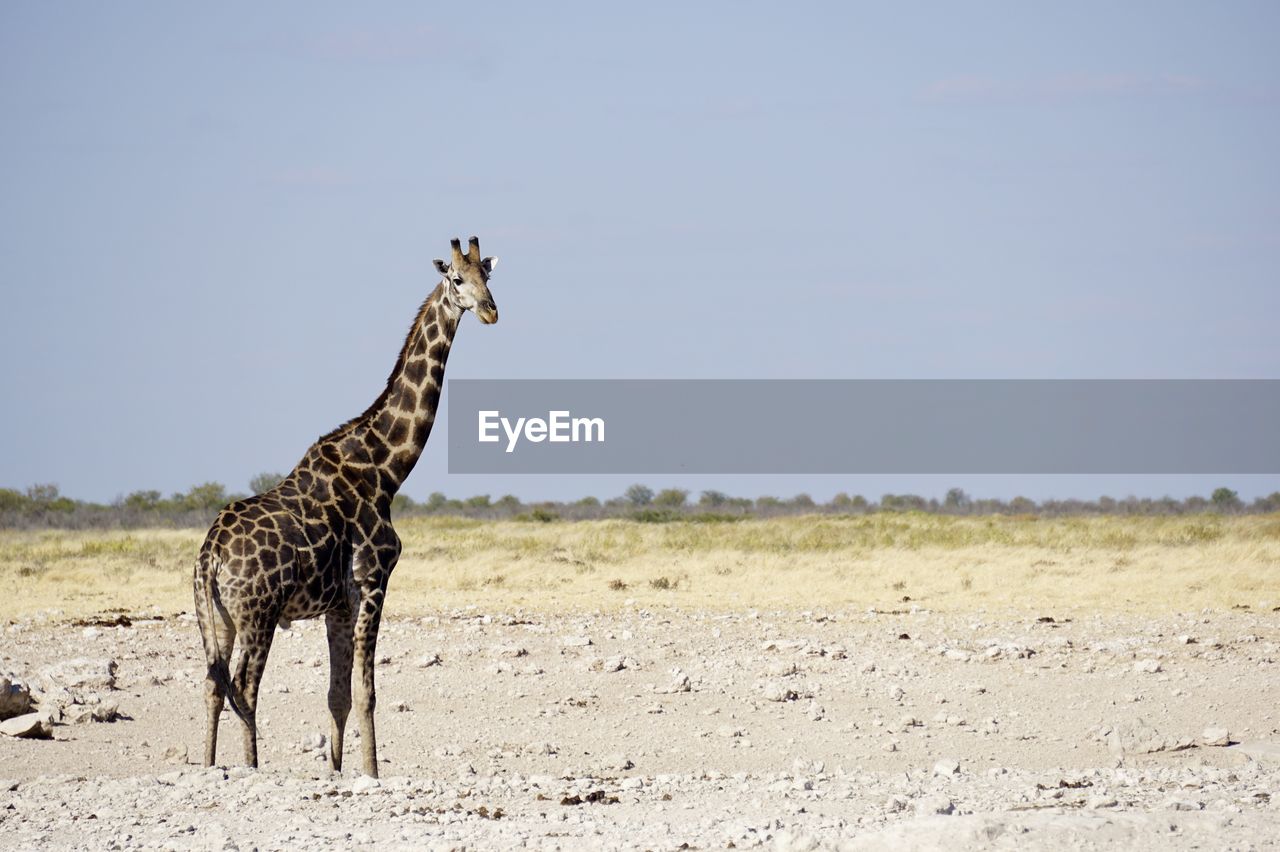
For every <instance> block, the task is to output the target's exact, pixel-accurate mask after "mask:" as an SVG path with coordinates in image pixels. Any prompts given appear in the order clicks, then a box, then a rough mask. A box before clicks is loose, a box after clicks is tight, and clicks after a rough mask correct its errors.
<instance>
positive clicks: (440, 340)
mask: <svg viewBox="0 0 1280 852" xmlns="http://www.w3.org/2000/svg"><path fill="white" fill-rule="evenodd" d="M461 319H462V309H461V308H459V307H458V306H457V305H456V304H455V303H454V302H453V301H452V300H451V299H450V298H449V295H448V292H447V290H446V289H445V287H444V282H441V283H440V284H438V285H437V286H436V288H435V290H433V291H432V292H431V295H430V296H428V297H427V300H426V301H425V302H423V304H422V307H421V309H419V311H418V316H417V318H416V319H415V320H414V322H413V327H412V328H411V329H410V330H409V335H408V336H407V337H406V338H405V341H404V348H403V349H401V351H400V357H399V358H398V359H397V360H396V366H395V369H393V370H392V371H391V375H390V376H389V377H388V378H387V387H386V390H384V391H383V392H382V395H381V396H379V397H378V399H377V400H376V401H374V403H373V405H371V406H369V409H368V410H367V411H366V412H365V413H364V414H363V415H362V416H361V417H359V418H357V422H356V425H357V429H358V430H359V431H361V432H363V438H364V443H365V445H366V446H367V447H369V449H370V452H371V454H372V456H373V461H374V463H375V464H376V465H377V466H378V467H379V469H380V474H381V475H380V476H379V477H378V479H379V491H382V492H384V495H385V496H386V497H387V498H388V499H389V498H390V497H391V496H394V494H395V493H396V492H397V491H398V490H399V489H400V486H401V485H402V484H403V483H404V480H405V478H407V477H408V476H409V473H410V472H411V471H412V470H413V467H414V465H416V464H417V463H418V458H419V456H421V455H422V450H423V448H424V447H426V444H427V438H428V437H430V435H431V427H432V425H433V424H434V423H435V419H436V407H437V405H438V404H439V402H440V393H441V391H442V390H443V389H444V368H445V362H446V361H448V359H449V349H450V348H451V347H452V346H453V336H454V334H456V333H457V331H458V322H459V321H460V320H461Z"/></svg>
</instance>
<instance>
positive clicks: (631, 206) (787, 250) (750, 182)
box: [0, 2, 1280, 500]
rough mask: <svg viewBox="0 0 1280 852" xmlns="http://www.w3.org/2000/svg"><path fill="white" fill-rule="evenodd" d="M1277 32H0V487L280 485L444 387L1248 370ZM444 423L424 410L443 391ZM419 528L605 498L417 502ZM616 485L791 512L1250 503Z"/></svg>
mask: <svg viewBox="0 0 1280 852" xmlns="http://www.w3.org/2000/svg"><path fill="white" fill-rule="evenodd" d="M1277 33H1280V5H1277V4H1275V3H1272V2H1256V3H1248V2H1240V3H1213V4H1210V3H1193V2H1132V3H1123V4H1117V3H1113V2H1075V3H1069V4H1063V3H1054V4H1050V3H1028V2H1007V3H994V2H993V3H978V4H870V3H866V4H863V3H856V4H855V3H829V4H816V3H815V4H792V5H789V6H786V7H782V6H779V5H777V4H757V3H737V2H733V3H729V2H726V3H680V4H669V5H668V4H659V3H645V4H628V5H625V6H623V5H619V4H581V5H570V4H515V3H511V4H505V3H504V4H494V5H490V4H482V3H467V4H458V3H450V4H425V3H412V4H409V3H406V4H377V5H375V6H372V7H370V6H368V5H365V6H362V7H359V8H357V7H354V6H327V7H326V6H322V5H318V4H312V3H292V4H287V3H279V4H276V3H273V4H218V5H216V6H201V5H192V4H162V3H148V4H143V3H121V4H101V3H93V4H90V3H80V4H76V3H67V4H34V3H32V4H17V3H9V4H4V5H3V6H0V122H2V124H0V126H2V128H3V130H2V132H0V186H2V187H3V192H0V286H3V310H0V358H2V359H3V364H4V367H3V371H2V372H0V400H2V403H0V404H2V405H3V408H4V415H3V417H0V485H7V486H10V487H24V486H26V485H27V484H30V483H32V482H55V483H57V484H59V485H60V486H61V487H62V490H63V491H64V493H68V494H71V495H73V496H79V497H85V498H92V499H100V500H108V499H111V498H112V497H114V496H116V495H118V494H122V493H127V492H129V491H132V490H135V489H140V488H158V489H161V490H163V491H166V492H168V491H174V490H183V489H186V488H187V487H188V486H190V485H191V484H193V483H196V482H200V481H204V480H219V481H222V482H225V483H227V484H228V485H230V486H231V487H233V488H237V489H244V488H245V487H246V485H245V483H246V482H247V480H248V478H249V477H250V476H251V475H253V474H254V473H256V472H259V471H263V470H279V471H285V470H288V469H289V468H290V467H291V466H292V465H293V463H294V462H295V461H296V459H297V458H298V457H299V456H300V455H301V453H302V452H303V450H304V449H305V448H306V447H307V445H308V444H309V443H310V442H311V441H312V440H313V439H314V438H315V437H316V436H317V435H319V434H321V433H322V432H325V431H327V430H328V429H330V428H331V427H333V426H334V425H336V424H337V423H339V422H341V421H342V420H344V419H346V418H348V417H350V416H352V415H354V414H357V413H359V412H360V411H361V410H362V409H363V408H364V407H365V406H366V405H367V404H368V402H369V401H370V400H372V399H373V397H374V396H376V395H377V393H378V392H379V390H380V389H381V386H382V383H383V381H384V379H385V377H386V374H387V372H388V371H389V369H390V367H391V365H392V363H393V361H394V359H395V355H396V352H397V350H398V347H399V345H400V342H401V339H402V336H403V334H404V332H405V330H406V329H407V327H408V324H409V322H410V320H411V319H412V315H413V313H414V310H415V308H416V307H417V305H418V303H419V302H420V301H421V299H422V297H423V296H424V294H425V293H426V292H427V291H428V290H429V289H430V288H431V287H432V286H434V284H435V281H436V277H435V275H434V274H433V271H432V268H431V259H432V258H433V257H438V256H441V255H443V254H445V252H446V251H447V247H448V243H447V240H448V239H449V238H450V237H452V236H455V235H457V236H462V237H464V238H465V237H466V236H468V235H470V234H472V233H475V234H479V235H480V237H481V240H482V247H483V248H484V250H485V252H486V253H492V254H497V255H500V256H501V258H502V264H501V266H500V268H499V269H498V272H497V274H496V275H495V277H494V281H493V291H494V295H495V297H496V299H497V302H498V304H499V307H500V309H501V315H502V320H501V322H500V323H499V324H498V325H496V326H493V327H481V326H480V325H479V323H477V322H475V321H474V319H473V318H468V319H467V321H466V322H464V324H463V326H462V328H461V330H460V332H459V337H458V341H457V344H456V346H455V349H454V352H453V355H452V358H451V360H450V363H449V377H451V378H461V377H469V378H477V377H494V378H537V377H554V378H575V377H588V378H601V377H603V378H608V377H635V378H654V377H699V378H700V377H758V378H782V377H790V376H801V377H816V378H827V377H832V378H839V377H849V378H871V377H882V378H894V377H931V378H951V377H973V378H989V377H1018V378H1032V377H1043V378H1067V377H1070V378H1094V377H1097V378H1167V377H1185V378H1205V377H1235V378H1276V377H1280V343H1278V342H1277V333H1276V325H1277V319H1278V318H1280V274H1278V272H1280V263H1278V261H1280V158H1277V156H1276V153H1275V152H1276V151H1280V52H1278V51H1277V50H1276V49H1275V38H1276V35H1277ZM446 402H447V400H446ZM442 431H443V430H437V434H436V435H435V436H434V437H433V439H432V442H431V445H430V446H429V447H428V449H427V453H426V456H425V458H424V461H423V463H422V464H421V465H420V466H419V468H418V470H417V471H416V472H415V473H414V475H413V477H412V478H411V479H410V480H409V482H408V484H407V486H406V489H407V492H408V493H409V494H410V495H411V496H415V497H418V498H421V497H423V496H425V495H426V494H427V493H428V492H430V491H433V490H443V491H445V492H446V493H449V494H451V495H467V494H472V493H482V492H490V493H493V494H494V495H495V496H496V495H498V494H501V493H504V492H508V491H510V492H514V493H516V494H518V495H520V496H521V497H525V498H529V499H535V498H561V497H571V496H574V497H576V496H579V495H582V494H587V493H594V494H597V495H599V496H610V495H613V494H617V493H620V492H621V491H622V489H623V488H624V487H625V486H626V484H627V483H628V482H629V481H630V480H632V479H635V478H636V477H586V478H581V477H579V478H573V477H562V478H538V479H536V480H531V479H527V478H525V479H521V478H516V479H512V480H506V481H504V480H501V479H497V478H491V477H449V476H447V475H446V474H445V473H444V471H445V455H446V454H445V437H446V436H445V435H444V434H442ZM953 479H954V477H952V478H948V480H947V481H942V480H938V479H936V478H930V477H840V478H835V477H817V478H814V477H742V478H733V477H720V478H703V479H699V480H696V481H693V480H690V481H684V482H682V481H681V480H678V479H670V478H668V479H663V478H651V481H650V484H651V485H653V486H655V487H659V486H665V485H671V484H680V485H684V486H685V487H689V488H693V489H698V488H704V487H715V488H720V489H721V490H725V491H729V492H731V493H736V494H745V495H749V496H751V495H757V494H761V493H776V494H782V495H789V494H794V493H796V492H798V491H808V492H810V493H812V494H813V495H814V496H815V497H827V496H830V494H832V493H833V492H835V491H838V490H844V491H850V492H861V493H865V494H868V495H869V496H878V495H879V494H880V493H882V492H884V491H895V492H896V491H912V490H914V491H920V492H923V493H926V494H941V493H942V491H943V490H945V488H946V487H948V486H949V485H953V484H959V485H961V486H964V487H966V488H968V489H969V490H970V491H971V492H974V493H978V494H982V495H984V496H1012V495H1013V494H1014V493H1017V492H1021V493H1026V494H1029V495H1030V496H1033V497H1048V496H1068V495H1075V496H1086V495H1087V496H1095V495H1097V494H1099V493H1104V492H1107V493H1111V494H1113V495H1116V496H1123V495H1125V494H1129V493H1136V494H1150V495H1153V496H1158V495H1160V494H1163V493H1166V492H1168V493H1172V494H1175V495H1177V496H1183V495H1185V494H1188V493H1193V492H1194V493H1204V492H1206V491H1207V490H1208V489H1209V488H1211V487H1213V486H1214V485H1217V484H1219V480H1222V481H1225V482H1226V483H1227V484H1231V485H1233V486H1234V487H1236V488H1238V489H1239V490H1240V491H1241V493H1242V494H1243V495H1246V496H1249V495H1255V494H1258V493H1265V492H1270V491H1273V490H1277V489H1280V477H1274V476H1270V477H1267V476H1255V477H1225V478H1224V477H1208V478H1205V477H1144V478H1136V477H969V478H966V480H965V481H963V482H954V481H951V480H953Z"/></svg>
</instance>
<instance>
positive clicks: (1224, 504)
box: [0, 473, 1280, 529]
mask: <svg viewBox="0 0 1280 852" xmlns="http://www.w3.org/2000/svg"><path fill="white" fill-rule="evenodd" d="M281 479H283V477H282V476H281V475H280V474H273V473H261V474H258V475H257V476H255V477H253V479H251V480H250V481H249V486H250V491H252V492H253V493H254V494H260V493H262V492H264V491H267V490H270V489H271V488H272V487H274V486H275V485H276V483H278V482H279V481H280V480H281ZM246 496H248V495H247V494H236V493H232V492H229V491H227V489H226V487H225V486H224V485H222V483H220V482H205V483H201V484H199V485H195V486H192V487H191V488H190V489H189V490H188V491H186V492H183V493H174V494H170V495H169V496H168V497H165V496H163V495H162V494H161V493H160V492H159V491H135V492H133V493H132V494H127V495H125V496H122V497H118V498H116V499H115V500H114V501H112V502H111V503H108V504H103V503H92V502H87V501H84V500H75V499H72V498H70V497H66V496H63V495H62V494H61V493H60V491H59V490H58V486H56V485H50V484H41V485H32V486H30V487H29V488H26V489H24V490H22V491H18V490H16V489H12V488H0V528H26V527H51V528H52V527H59V528H72V529H79V528H116V527H119V528H138V527H203V526H207V525H208V524H209V523H210V522H211V521H212V520H213V517H214V516H215V515H216V514H217V512H218V510H219V509H221V508H222V507H223V506H225V505H226V504H227V503H229V502H231V501H232V500H236V499H241V498H244V497H246ZM391 509H392V515H393V516H394V517H398V518H399V517H414V516H431V515H437V516H454V517H464V518H478V519H484V520H518V521H530V522H551V521H559V520H566V521H574V520H590V519H593V518H623V519H630V520H634V521H640V522H649V523H661V522H665V521H677V520H690V521H703V522H715V521H734V520H739V519H743V518H771V517H779V516H786V515H814V514H820V515H863V514H870V513H872V512H927V513H930V514H937V515H1036V516H1047V517H1061V516H1066V515H1187V514H1198V513H1216V514H1224V515H1227V514H1265V513H1270V512H1280V492H1275V493H1273V494H1271V495H1270V496H1267V497H1259V498H1258V499H1256V500H1254V501H1252V502H1250V503H1246V502H1244V501H1243V500H1241V499H1240V497H1239V495H1238V494H1237V493H1236V492H1235V491H1232V490H1231V489H1230V488H1218V489H1216V490H1215V491H1214V492H1213V493H1212V494H1210V495H1209V496H1208V497H1198V496H1197V497H1188V498H1186V499H1184V500H1178V499H1175V498H1173V497H1161V498H1155V499H1153V498H1149V497H1125V498H1123V499H1116V498H1113V497H1099V498H1098V499H1097V500H1043V501H1040V502H1036V501H1035V500H1032V499H1030V498H1028V497H1014V498H1013V499H1011V500H1000V499H987V498H977V497H971V496H970V495H969V494H967V493H966V492H965V491H964V490H963V489H960V488H952V489H951V490H949V491H948V492H947V493H946V494H945V495H944V496H943V498H942V499H941V500H938V499H936V498H927V497H921V496H920V495H918V494H883V495H881V496H880V498H879V499H878V500H870V499H868V498H866V497H863V496H862V495H859V494H854V495H850V494H846V493H844V492H841V493H839V494H837V495H836V496H835V497H833V498H831V500H830V501H828V502H826V503H818V502H817V501H815V500H814V499H813V498H812V497H810V496H809V495H808V494H797V495H795V496H794V497H788V498H781V497H771V496H762V497H756V498H755V499H752V498H750V497H732V496H730V495H728V494H725V493H724V492H722V491H703V492H701V493H700V494H699V495H698V496H697V497H696V498H694V497H692V496H691V494H690V493H689V492H688V491H686V490H684V489H680V488H664V489H662V490H659V491H654V490H653V489H652V488H649V487H648V486H646V485H642V484H636V485H632V486H631V487H630V488H628V489H627V490H626V491H624V492H623V493H622V495H621V496H618V497H613V498H610V499H607V500H603V501H602V500H599V499H597V498H595V497H584V498H582V499H581V500H575V501H571V502H554V501H541V502H536V503H525V502H523V501H521V500H520V499H519V498H517V497H515V496H514V495H511V494H507V495H505V496H503V497H499V498H497V499H496V500H495V499H492V498H491V497H490V495H488V494H478V495H476V496H473V497H467V498H465V499H458V498H450V497H447V496H445V495H444V494H442V493H441V492H439V491H436V492H434V493H432V494H431V495H430V496H428V497H427V499H426V500H423V501H418V500H414V499H413V498H412V497H410V496H409V495H407V494H403V493H402V494H399V495H397V496H396V498H395V500H394V502H393V503H392V506H391Z"/></svg>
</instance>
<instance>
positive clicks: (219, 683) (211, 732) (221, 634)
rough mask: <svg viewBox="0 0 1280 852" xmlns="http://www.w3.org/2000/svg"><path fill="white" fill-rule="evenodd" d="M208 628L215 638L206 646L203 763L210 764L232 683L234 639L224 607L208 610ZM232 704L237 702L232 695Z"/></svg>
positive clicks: (214, 753) (216, 752) (212, 763)
mask: <svg viewBox="0 0 1280 852" xmlns="http://www.w3.org/2000/svg"><path fill="white" fill-rule="evenodd" d="M208 630H209V631H210V632H211V635H212V637H216V641H215V642H214V643H213V644H212V645H211V646H209V647H207V648H206V649H205V655H206V657H207V658H208V659H207V663H208V666H209V668H208V672H207V673H206V674H205V678H204V703H205V729H204V765H205V766H213V765H214V764H215V763H217V760H218V722H219V720H220V719H221V717H222V708H223V706H224V704H225V702H226V698H227V691H228V690H229V689H234V687H233V686H232V684H231V671H230V667H231V651H232V648H233V646H234V645H235V641H236V631H235V626H234V625H233V624H232V623H231V620H230V618H229V617H228V616H227V613H226V610H224V609H221V608H220V607H215V608H214V609H213V611H212V612H211V613H209V624H208ZM231 703H232V707H233V708H234V707H235V706H236V705H237V704H238V702H237V700H236V697H235V696H234V695H232V696H231Z"/></svg>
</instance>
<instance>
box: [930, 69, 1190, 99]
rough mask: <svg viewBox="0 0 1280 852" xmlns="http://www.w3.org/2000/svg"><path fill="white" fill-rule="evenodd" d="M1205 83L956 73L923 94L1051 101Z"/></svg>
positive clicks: (1182, 78)
mask: <svg viewBox="0 0 1280 852" xmlns="http://www.w3.org/2000/svg"><path fill="white" fill-rule="evenodd" d="M1208 89H1209V84H1208V83H1207V82H1206V81H1205V80H1204V79H1203V78H1200V77H1197V76H1194V75H1189V74H1133V73H1127V72H1116V73H1110V72H1106V73H1100V72H1089V71H1081V72H1071V73H1064V74H1056V75H1053V76H1050V77H1042V78H1039V79H1032V80H1009V79H1002V78H998V77H990V76H983V75H976V74H958V75H955V76H951V77H944V78H942V79H939V80H935V81H933V82H932V83H930V84H929V85H928V86H926V87H925V89H924V96H925V98H926V99H928V100H930V101H938V102H945V103H1054V102H1060V101H1065V100H1083V99H1101V98H1126V97H1156V96H1177V95H1191V94H1198V93H1201V92H1205V91H1207V90H1208Z"/></svg>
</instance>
